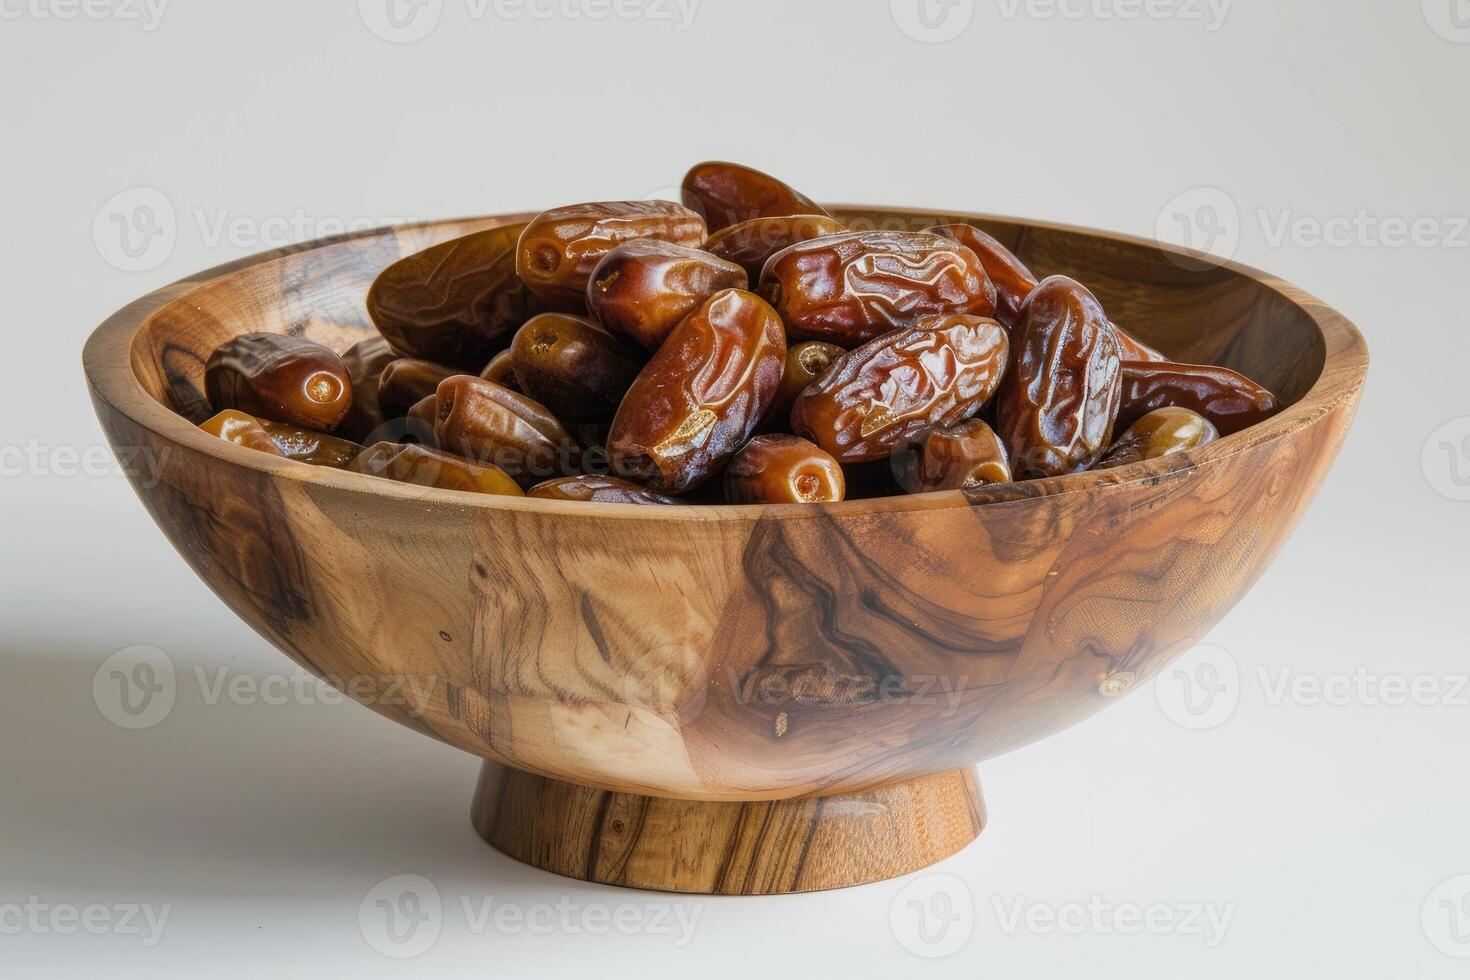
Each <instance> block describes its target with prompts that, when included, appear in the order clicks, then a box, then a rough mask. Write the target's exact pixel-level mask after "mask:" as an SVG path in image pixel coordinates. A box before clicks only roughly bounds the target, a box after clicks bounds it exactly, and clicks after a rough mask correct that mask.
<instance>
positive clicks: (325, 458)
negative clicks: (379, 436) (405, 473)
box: [260, 422, 362, 470]
mask: <svg viewBox="0 0 1470 980" xmlns="http://www.w3.org/2000/svg"><path fill="white" fill-rule="evenodd" d="M260 424H261V426H262V427H263V428H264V429H265V431H266V433H267V434H269V435H270V437H271V441H272V442H274V443H275V444H276V448H277V449H279V450H280V451H281V455H282V456H285V457H286V458H287V459H294V460H298V461H300V462H302V463H310V464H312V465H313V466H330V467H332V468H333V469H338V470H341V469H346V468H347V466H348V465H349V464H350V463H351V462H352V461H353V460H354V459H356V458H357V454H358V453H360V452H362V447H361V446H359V445H358V444H357V443H355V442H351V441H349V440H347V439H338V438H337V437H336V436H329V435H327V434H326V433H325V432H317V431H315V430H314V429H303V428H301V427H300V426H298V425H285V424H283V423H281V422H262V423H260Z"/></svg>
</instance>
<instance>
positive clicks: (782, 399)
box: [761, 340, 847, 432]
mask: <svg viewBox="0 0 1470 980" xmlns="http://www.w3.org/2000/svg"><path fill="white" fill-rule="evenodd" d="M845 353H847V352H846V351H844V350H843V349H842V348H841V347H838V346H837V345H836V344H829V343H827V342H825V341H822V340H808V341H805V342H803V343H800V344H797V345H796V346H794V347H792V348H791V349H790V350H788V351H787V352H786V370H785V372H784V373H783V374H782V375H781V387H779V388H777V389H776V398H775V400H774V401H772V402H771V408H770V410H769V411H768V412H766V417H765V419H764V421H762V423H761V428H763V429H765V430H766V431H767V432H780V431H784V430H785V429H786V427H787V426H789V425H790V424H791V406H792V405H794V404H796V398H797V396H798V395H800V394H801V393H802V392H803V391H806V389H807V387H808V386H809V385H811V383H812V382H813V381H816V380H817V379H818V378H820V377H821V376H822V375H824V374H826V373H827V371H828V369H829V368H831V367H832V362H833V361H835V360H837V359H838V358H839V357H841V356H842V355H843V354H845Z"/></svg>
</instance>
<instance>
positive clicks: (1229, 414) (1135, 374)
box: [1118, 361, 1281, 436]
mask: <svg viewBox="0 0 1470 980" xmlns="http://www.w3.org/2000/svg"><path fill="white" fill-rule="evenodd" d="M1171 405H1175V406H1178V407H1180V408H1187V409H1189V410H1190V411H1192V412H1196V413H1198V414H1199V415H1203V416H1204V417H1205V418H1206V419H1209V421H1210V422H1211V423H1212V424H1213V425H1214V426H1215V428H1216V429H1218V430H1219V432H1220V435H1222V436H1228V435H1231V434H1233V433H1236V432H1239V431H1240V430H1241V429H1246V428H1249V427H1250V426H1253V425H1255V424H1256V423H1257V422H1264V421H1265V420H1266V419H1268V418H1270V417H1271V416H1273V415H1275V414H1276V413H1277V412H1279V411H1281V401H1280V400H1279V399H1278V398H1277V397H1276V396H1275V395H1273V394H1271V392H1269V391H1267V390H1266V389H1265V388H1262V387H1261V386H1260V385H1258V384H1256V383H1255V382H1254V381H1252V380H1251V379H1249V378H1247V377H1245V376H1244V375H1242V374H1237V373H1236V372H1234V371H1232V370H1230V369H1229V368H1222V367H1214V366H1213V365H1208V364H1174V363H1170V362H1167V361H1165V362H1155V363H1141V362H1136V361H1129V362H1126V363H1125V364H1124V365H1123V404H1122V407H1121V409H1120V410H1119V413H1118V425H1119V426H1121V427H1125V428H1126V427H1128V426H1131V425H1132V424H1133V423H1134V422H1137V421H1138V420H1139V419H1141V418H1142V417H1143V416H1145V415H1147V414H1148V413H1149V412H1152V411H1154V410H1155V409H1159V408H1166V407H1168V406H1171Z"/></svg>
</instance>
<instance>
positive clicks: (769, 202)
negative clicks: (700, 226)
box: [681, 160, 827, 232]
mask: <svg viewBox="0 0 1470 980" xmlns="http://www.w3.org/2000/svg"><path fill="white" fill-rule="evenodd" d="M681 194H682V196H683V201H684V203H685V204H686V205H687V206H689V207H690V208H692V209H693V210H695V211H696V212H698V213H699V214H701V215H703V216H704V220H705V222H706V223H707V224H708V225H709V230H710V231H712V232H713V231H719V230H720V229H722V228H728V227H729V226H730V225H734V224H739V223H740V222H742V221H750V220H752V219H754V218H779V217H783V216H785V215H789V214H821V215H825V214H827V210H826V209H825V208H823V207H822V206H821V205H819V204H817V203H816V202H815V201H813V200H812V199H811V198H809V197H807V196H806V195H805V194H799V193H797V192H796V191H794V190H792V189H791V187H789V186H788V185H786V184H785V183H783V182H781V181H779V180H777V179H776V178H775V177H772V176H771V175H770V174H764V173H761V172H760V171H759V170H754V169H752V168H750V167H744V166H741V165H740V164H738V163H726V162H724V161H722V160H707V161H705V162H704V163H696V164H695V165H694V166H692V167H690V168H689V172H688V173H687V174H685V175H684V183H683V185H682V187H681Z"/></svg>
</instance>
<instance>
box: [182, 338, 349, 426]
mask: <svg viewBox="0 0 1470 980" xmlns="http://www.w3.org/2000/svg"><path fill="white" fill-rule="evenodd" d="M204 390H205V393H206V394H207V395H208V396H209V403H210V404H211V405H213V406H214V409H215V411H222V410H224V409H226V408H233V409H237V410H238V411H241V412H245V413H246V414H248V415H254V416H257V417H258V418H262V419H270V420H271V421H273V422H287V423H290V424H292V425H301V426H305V427H306V428H308V429H317V430H319V431H322V432H327V431H330V430H332V429H335V428H336V427H337V423H338V422H340V421H342V417H343V416H345V415H346V414H347V409H348V407H349V406H351V404H352V379H351V377H349V376H348V374H347V365H345V364H343V363H342V358H340V357H338V356H337V355H336V354H335V353H334V352H333V351H332V350H331V349H329V348H326V347H323V346H322V345H321V344H317V343H313V342H311V341H310V340H304V339H302V338H300V337H289V336H286V335H285V334H274V333H247V334H241V335H240V336H238V337H236V338H234V339H233V340H229V341H226V342H225V343H223V344H221V345H220V346H219V347H218V348H217V349H216V350H215V352H214V353H213V354H211V355H209V362H208V364H207V365H206V366H205V369H204Z"/></svg>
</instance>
